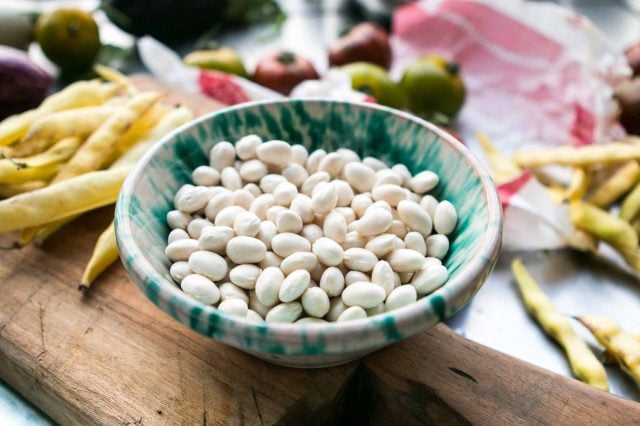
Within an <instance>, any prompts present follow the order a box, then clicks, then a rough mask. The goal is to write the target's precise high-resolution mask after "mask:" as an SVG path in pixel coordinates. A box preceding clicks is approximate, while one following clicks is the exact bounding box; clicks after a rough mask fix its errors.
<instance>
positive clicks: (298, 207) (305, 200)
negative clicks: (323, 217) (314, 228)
mask: <svg viewBox="0 0 640 426" xmlns="http://www.w3.org/2000/svg"><path fill="white" fill-rule="evenodd" d="M289 208H290V209H291V210H293V211H294V212H296V213H298V215H299V216H300V219H302V223H305V224H306V223H311V222H313V219H314V217H315V213H314V211H313V207H311V198H309V196H307V195H305V194H298V195H296V197H295V198H294V199H293V201H291V205H290V207H289Z"/></svg>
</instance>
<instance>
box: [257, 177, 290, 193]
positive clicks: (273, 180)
mask: <svg viewBox="0 0 640 426" xmlns="http://www.w3.org/2000/svg"><path fill="white" fill-rule="evenodd" d="M286 181H287V178H285V177H284V176H282V175H276V174H268V175H265V176H264V177H263V178H262V179H260V185H259V186H260V189H261V190H262V192H264V193H272V192H273V190H274V189H276V186H278V185H280V184H281V183H282V182H286Z"/></svg>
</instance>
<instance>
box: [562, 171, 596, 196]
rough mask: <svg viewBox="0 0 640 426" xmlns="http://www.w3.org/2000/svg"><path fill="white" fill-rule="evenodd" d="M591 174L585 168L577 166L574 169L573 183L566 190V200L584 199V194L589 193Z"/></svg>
mask: <svg viewBox="0 0 640 426" xmlns="http://www.w3.org/2000/svg"><path fill="white" fill-rule="evenodd" d="M590 180H591V179H590V178H589V174H588V173H587V172H586V171H585V169H583V168H580V167H578V168H576V169H574V170H573V175H572V176H571V183H569V187H568V188H567V190H566V192H565V200H569V201H576V200H580V199H582V197H584V194H586V193H587V189H588V188H589V182H590Z"/></svg>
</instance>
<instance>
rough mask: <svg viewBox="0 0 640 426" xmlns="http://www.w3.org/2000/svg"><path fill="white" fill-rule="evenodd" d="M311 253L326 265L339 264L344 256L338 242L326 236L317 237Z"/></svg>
mask: <svg viewBox="0 0 640 426" xmlns="http://www.w3.org/2000/svg"><path fill="white" fill-rule="evenodd" d="M313 253H314V254H315V255H316V256H317V258H318V260H320V262H322V263H323V264H324V265H327V266H336V265H339V264H340V263H342V260H343V257H344V250H343V249H342V247H340V244H338V243H337V242H335V241H334V240H332V239H331V238H327V237H321V238H318V239H317V240H316V241H315V242H314V243H313Z"/></svg>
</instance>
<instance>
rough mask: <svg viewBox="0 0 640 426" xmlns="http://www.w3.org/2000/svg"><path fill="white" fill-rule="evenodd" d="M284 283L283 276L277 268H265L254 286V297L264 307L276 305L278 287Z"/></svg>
mask: <svg viewBox="0 0 640 426" xmlns="http://www.w3.org/2000/svg"><path fill="white" fill-rule="evenodd" d="M283 281H284V274H283V273H282V271H281V270H280V268H278V267H273V266H271V267H268V268H265V269H264V270H263V271H262V273H261V274H260V276H259V277H258V280H257V281H256V285H255V292H256V297H257V298H258V300H259V301H260V303H262V304H263V305H265V306H273V305H275V304H276V303H278V294H279V292H280V286H282V282H283Z"/></svg>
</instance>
